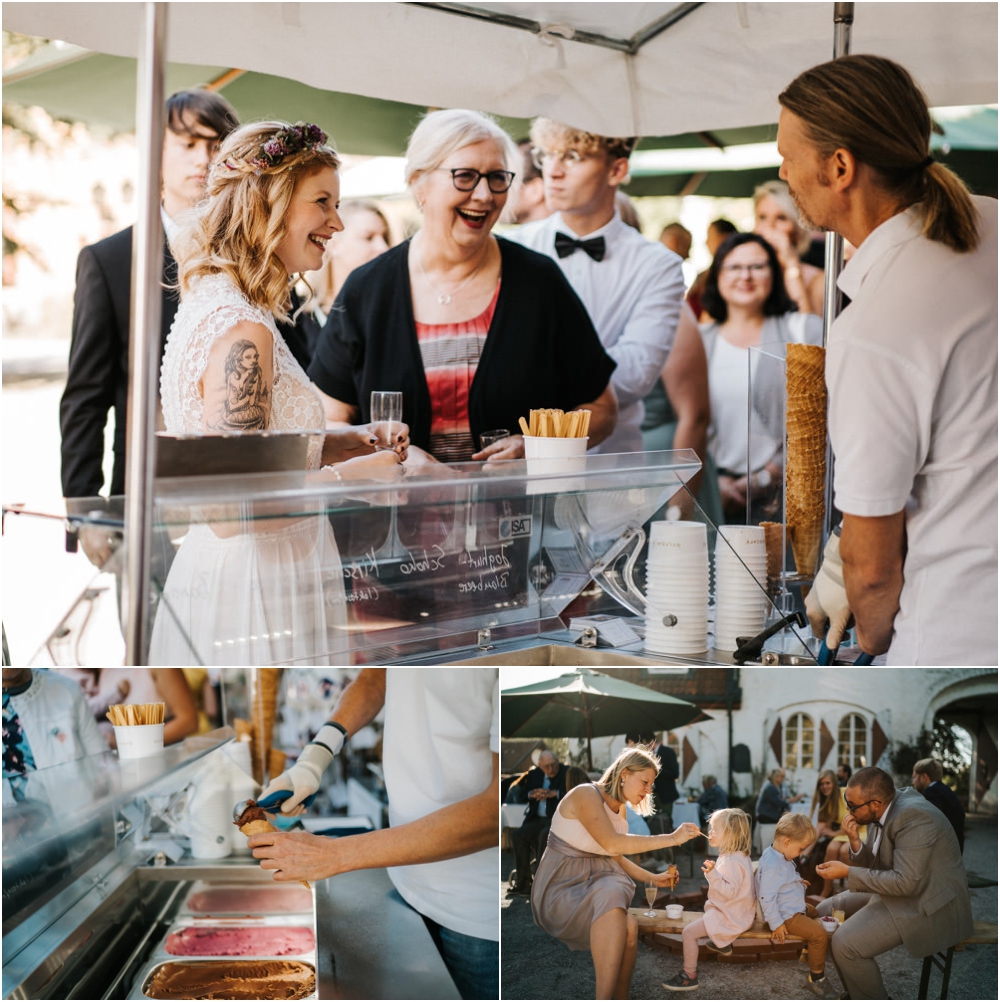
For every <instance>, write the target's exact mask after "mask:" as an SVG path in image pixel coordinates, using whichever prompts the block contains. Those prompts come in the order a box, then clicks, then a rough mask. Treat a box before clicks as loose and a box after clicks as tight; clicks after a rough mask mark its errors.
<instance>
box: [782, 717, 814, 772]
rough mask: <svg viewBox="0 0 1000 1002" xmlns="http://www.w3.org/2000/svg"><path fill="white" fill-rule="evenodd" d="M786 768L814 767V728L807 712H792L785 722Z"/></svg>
mask: <svg viewBox="0 0 1000 1002" xmlns="http://www.w3.org/2000/svg"><path fill="white" fill-rule="evenodd" d="M783 764H784V766H785V768H786V769H815V768H816V728H815V727H814V726H813V719H812V717H810V716H809V714H808V713H793V714H792V715H791V716H790V717H789V718H788V722H787V723H786V724H785V761H784V763H783Z"/></svg>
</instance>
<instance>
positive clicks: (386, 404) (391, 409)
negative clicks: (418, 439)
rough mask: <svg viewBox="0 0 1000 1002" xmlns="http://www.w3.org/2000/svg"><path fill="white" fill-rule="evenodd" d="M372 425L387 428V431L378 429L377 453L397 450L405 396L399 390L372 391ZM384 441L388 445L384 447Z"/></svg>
mask: <svg viewBox="0 0 1000 1002" xmlns="http://www.w3.org/2000/svg"><path fill="white" fill-rule="evenodd" d="M371 423H372V425H375V426H377V425H385V426H386V427H385V429H381V428H378V429H377V433H378V437H379V443H378V444H377V445H376V446H375V449H376V451H378V452H386V451H391V450H393V449H395V447H396V444H395V439H396V435H398V434H399V427H398V426H399V425H402V423H403V394H402V393H401V392H399V391H397V390H372V399H371ZM383 441H385V442H388V445H383V444H382V443H383Z"/></svg>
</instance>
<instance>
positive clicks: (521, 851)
mask: <svg viewBox="0 0 1000 1002" xmlns="http://www.w3.org/2000/svg"><path fill="white" fill-rule="evenodd" d="M566 773H567V769H566V766H565V765H563V764H562V763H561V762H560V761H559V759H558V758H556V756H555V754H554V753H553V752H551V751H548V750H546V751H543V752H542V753H541V754H540V755H539V756H538V765H537V766H536V767H535V768H533V769H530V770H529V771H528V775H527V777H526V778H525V780H524V784H523V785H524V787H525V789H526V790H527V794H528V809H527V810H526V811H525V812H524V821H523V822H522V823H521V827H520V828H517V829H515V830H514V831H512V832H511V833H510V840H511V842H513V844H514V866H515V868H516V870H517V884H516V885H515V887H514V893H515V894H521V895H523V896H524V897H528V895H529V894H530V893H531V861H532V860H533V859H536V860H537V859H541V858H542V853H543V852H544V851H545V841H546V839H548V837H549V825H551V824H552V815H553V814H555V812H556V807H557V806H558V805H559V799H560V798H561V797H562V796H563V794H564V793H566Z"/></svg>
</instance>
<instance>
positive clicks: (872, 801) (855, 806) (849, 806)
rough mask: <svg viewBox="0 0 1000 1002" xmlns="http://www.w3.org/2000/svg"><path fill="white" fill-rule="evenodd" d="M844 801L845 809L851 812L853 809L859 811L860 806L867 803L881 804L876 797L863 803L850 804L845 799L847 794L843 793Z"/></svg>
mask: <svg viewBox="0 0 1000 1002" xmlns="http://www.w3.org/2000/svg"><path fill="white" fill-rule="evenodd" d="M844 803H845V804H847V809H848V810H849V811H850V812H851V813H852V814H853V813H854V812H855V811H860V810H861V808H862V807H867V806H868V805H869V804H881V803H882V801H881V800H879V799H878V797H876V798H875V799H874V800H866V801H865V802H864V803H863V804H852V803H851V802H850V801H849V800H848V799H847V794H846V793H845V794H844Z"/></svg>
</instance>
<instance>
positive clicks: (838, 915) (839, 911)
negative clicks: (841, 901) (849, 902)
mask: <svg viewBox="0 0 1000 1002" xmlns="http://www.w3.org/2000/svg"><path fill="white" fill-rule="evenodd" d="M833 917H834V918H835V919H836V920H837V921H838V922H839V923H840V924H841V925H843V924H844V920H845V919H846V918H847V916H846V915H845V914H844V909H843V908H834V909H833Z"/></svg>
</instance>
